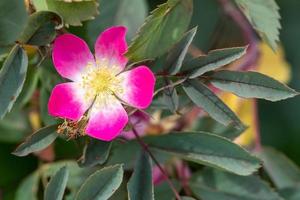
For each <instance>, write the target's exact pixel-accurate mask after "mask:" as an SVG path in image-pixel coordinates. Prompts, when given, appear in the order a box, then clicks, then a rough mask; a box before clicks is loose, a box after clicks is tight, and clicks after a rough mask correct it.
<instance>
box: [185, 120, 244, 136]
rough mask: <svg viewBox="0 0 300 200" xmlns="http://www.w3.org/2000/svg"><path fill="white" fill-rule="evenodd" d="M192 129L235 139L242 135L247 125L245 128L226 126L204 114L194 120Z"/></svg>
mask: <svg viewBox="0 0 300 200" xmlns="http://www.w3.org/2000/svg"><path fill="white" fill-rule="evenodd" d="M191 130H193V131H204V132H210V133H213V134H215V135H219V136H222V137H226V138H228V139H230V140H233V139H234V138H237V137H238V136H239V135H241V134H242V133H243V132H244V131H245V130H246V127H245V129H236V128H234V127H233V126H224V125H223V124H220V123H218V122H217V121H215V120H213V119H212V118H210V117H208V116H203V117H201V118H199V119H197V120H195V121H194V123H193V126H192V128H191Z"/></svg>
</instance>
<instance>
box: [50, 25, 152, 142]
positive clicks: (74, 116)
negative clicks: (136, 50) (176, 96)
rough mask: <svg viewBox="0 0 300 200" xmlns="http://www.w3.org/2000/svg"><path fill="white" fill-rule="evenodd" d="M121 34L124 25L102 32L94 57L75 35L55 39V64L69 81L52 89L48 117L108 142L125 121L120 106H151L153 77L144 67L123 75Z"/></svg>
mask: <svg viewBox="0 0 300 200" xmlns="http://www.w3.org/2000/svg"><path fill="white" fill-rule="evenodd" d="M125 35H126V27H122V26H116V27H111V28H109V29H107V30H105V31H104V32H103V33H102V34H100V36H99V37H98V39H97V41H96V44H95V58H94V56H93V54H92V53H91V51H90V50H89V48H88V46H87V44H86V43H85V42H84V41H83V40H82V39H80V38H78V37H77V36H75V35H72V34H64V35H61V36H59V37H58V38H56V40H55V42H54V46H53V53H52V58H53V63H54V66H55V68H56V70H57V72H58V73H59V74H60V75H61V76H62V77H64V78H67V79H70V80H71V81H72V82H68V83H62V84H58V85H56V86H55V87H54V89H53V91H52V94H51V96H50V99H49V103H48V111H49V114H50V115H52V116H55V117H60V118H65V119H67V120H71V122H72V123H71V124H72V125H73V127H72V128H74V126H75V128H78V129H79V130H78V131H80V129H81V131H83V132H84V134H87V135H89V136H91V137H94V138H97V139H100V140H105V141H110V140H112V139H114V138H115V137H116V136H118V134H119V133H121V131H122V130H123V128H124V127H125V125H126V124H127V122H128V115H127V113H126V111H125V109H124V108H123V106H122V103H125V104H128V105H130V106H132V107H135V108H139V109H145V108H147V107H148V106H149V105H150V103H151V101H152V97H153V90H154V85H155V77H154V75H153V73H152V72H151V70H150V69H149V68H148V67H146V66H139V67H136V68H134V69H132V70H129V71H124V68H125V66H126V64H127V61H128V60H127V58H126V57H125V56H124V54H125V52H126V51H127V43H126V41H125ZM76 122H78V123H76ZM74 123H75V125H74ZM82 124H83V128H82ZM76 131H77V130H76Z"/></svg>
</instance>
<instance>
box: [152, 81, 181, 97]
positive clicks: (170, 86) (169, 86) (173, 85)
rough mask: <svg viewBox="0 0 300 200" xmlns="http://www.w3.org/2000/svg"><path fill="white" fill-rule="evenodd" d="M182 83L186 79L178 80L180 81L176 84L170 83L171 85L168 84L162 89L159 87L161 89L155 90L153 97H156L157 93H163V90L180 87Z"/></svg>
mask: <svg viewBox="0 0 300 200" xmlns="http://www.w3.org/2000/svg"><path fill="white" fill-rule="evenodd" d="M184 81H186V79H180V80H178V81H176V82H174V83H172V84H169V85H166V86H164V87H161V88H159V89H158V90H156V91H155V92H154V94H153V96H156V95H157V94H158V93H159V92H161V91H163V90H165V89H168V88H172V87H175V86H177V85H180V84H181V83H183V82H184Z"/></svg>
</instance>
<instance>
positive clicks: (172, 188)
mask: <svg viewBox="0 0 300 200" xmlns="http://www.w3.org/2000/svg"><path fill="white" fill-rule="evenodd" d="M131 126H132V132H133V134H134V135H135V137H136V139H137V141H138V142H139V143H140V145H141V146H142V147H143V149H144V150H145V151H146V152H147V153H148V154H149V156H150V157H151V159H152V160H153V162H154V163H155V164H156V166H157V167H158V168H159V170H160V171H161V173H162V174H163V176H164V177H165V178H166V181H167V183H168V184H169V186H170V188H171V190H172V191H173V193H174V195H175V197H176V199H177V200H181V198H180V195H179V194H178V192H177V190H176V188H175V186H174V185H173V183H172V181H171V180H170V179H169V177H168V175H167V173H166V172H165V170H164V169H163V168H162V167H161V165H160V164H159V162H158V160H157V159H156V158H155V156H154V155H153V154H152V152H151V151H150V149H149V147H148V145H147V144H146V143H145V142H144V141H143V140H142V138H141V137H140V136H139V134H138V133H137V131H136V130H135V128H134V126H133V124H132V123H131Z"/></svg>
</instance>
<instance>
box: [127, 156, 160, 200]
mask: <svg viewBox="0 0 300 200" xmlns="http://www.w3.org/2000/svg"><path fill="white" fill-rule="evenodd" d="M127 188H128V199H130V200H140V199H143V200H154V193H153V182H152V166H151V160H150V157H149V155H148V153H146V152H142V153H141V155H140V156H139V159H137V162H136V165H135V168H134V172H133V174H132V176H131V178H130V180H129V182H128V185H127Z"/></svg>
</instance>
